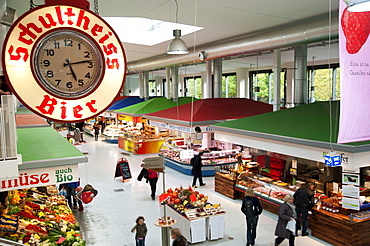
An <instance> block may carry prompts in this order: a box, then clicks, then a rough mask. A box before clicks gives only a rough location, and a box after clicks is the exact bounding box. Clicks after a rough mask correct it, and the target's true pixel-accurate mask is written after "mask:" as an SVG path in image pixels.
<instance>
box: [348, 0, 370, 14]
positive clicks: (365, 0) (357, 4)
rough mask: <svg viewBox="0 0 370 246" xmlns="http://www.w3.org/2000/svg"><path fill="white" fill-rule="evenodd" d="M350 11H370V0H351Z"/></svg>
mask: <svg viewBox="0 0 370 246" xmlns="http://www.w3.org/2000/svg"><path fill="white" fill-rule="evenodd" d="M348 11H350V12H366V11H370V0H349V1H348Z"/></svg>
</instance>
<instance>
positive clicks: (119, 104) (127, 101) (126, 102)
mask: <svg viewBox="0 0 370 246" xmlns="http://www.w3.org/2000/svg"><path fill="white" fill-rule="evenodd" d="M143 101H144V99H142V98H140V97H126V98H123V99H120V100H118V101H116V102H114V103H113V104H112V105H111V106H110V107H109V108H108V109H107V111H114V110H118V109H121V108H125V107H128V106H131V105H134V104H137V103H140V102H143Z"/></svg>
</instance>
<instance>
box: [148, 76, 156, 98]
mask: <svg viewBox="0 0 370 246" xmlns="http://www.w3.org/2000/svg"><path fill="white" fill-rule="evenodd" d="M156 95H157V83H156V82H155V80H149V97H154V96H156Z"/></svg>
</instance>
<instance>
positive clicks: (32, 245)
mask: <svg viewBox="0 0 370 246" xmlns="http://www.w3.org/2000/svg"><path fill="white" fill-rule="evenodd" d="M46 191H47V193H46ZM57 194H58V191H57V190H56V188H55V187H54V186H50V187H39V188H32V189H23V190H17V191H9V192H8V198H7V202H6V207H1V208H0V237H2V238H5V239H8V240H11V241H15V242H18V243H23V244H25V245H29V246H84V245H85V241H83V240H82V238H81V234H80V232H79V229H80V227H79V224H78V222H77V220H76V218H75V217H74V215H73V213H72V211H71V209H70V208H69V207H68V205H67V202H66V199H65V198H64V197H63V196H59V195H57Z"/></svg>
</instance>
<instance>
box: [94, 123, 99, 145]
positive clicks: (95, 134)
mask: <svg viewBox="0 0 370 246" xmlns="http://www.w3.org/2000/svg"><path fill="white" fill-rule="evenodd" d="M99 130H100V127H99V125H98V123H95V124H94V136H95V141H98V137H99Z"/></svg>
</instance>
